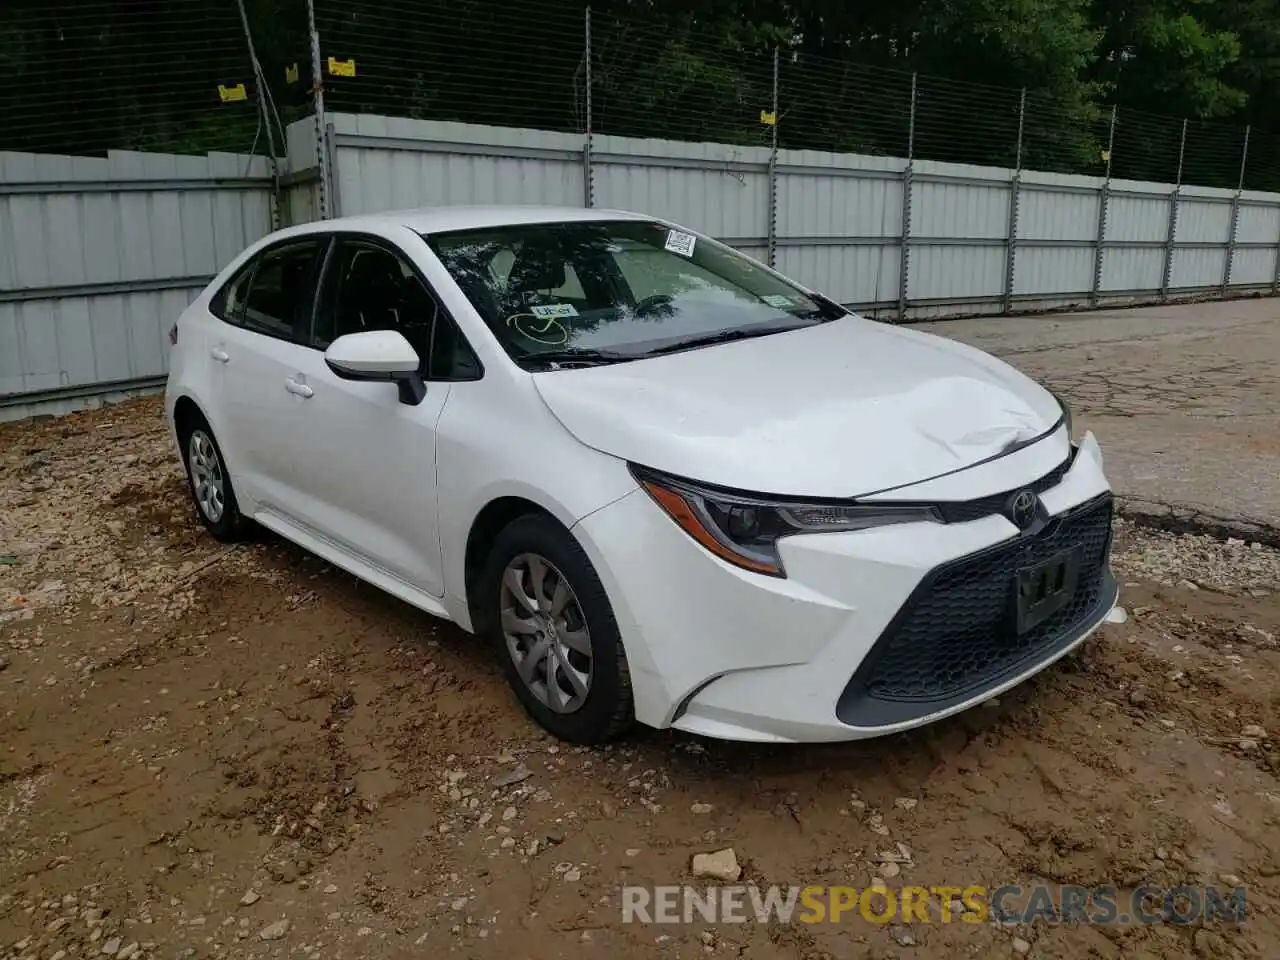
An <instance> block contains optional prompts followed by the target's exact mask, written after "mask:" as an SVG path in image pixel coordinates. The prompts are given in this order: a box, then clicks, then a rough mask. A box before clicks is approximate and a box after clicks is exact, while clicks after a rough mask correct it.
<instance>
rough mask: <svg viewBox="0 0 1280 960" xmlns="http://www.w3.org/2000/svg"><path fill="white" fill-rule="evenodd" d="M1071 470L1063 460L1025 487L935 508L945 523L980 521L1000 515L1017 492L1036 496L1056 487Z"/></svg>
mask: <svg viewBox="0 0 1280 960" xmlns="http://www.w3.org/2000/svg"><path fill="white" fill-rule="evenodd" d="M1070 469H1071V459H1070V458H1068V459H1066V460H1063V461H1062V463H1061V464H1059V465H1058V466H1056V467H1054V468H1053V469H1052V470H1050V471H1049V472H1048V473H1046V474H1045V475H1044V476H1043V477H1041V478H1040V479H1039V480H1035V481H1032V482H1031V483H1029V484H1027V485H1026V486H1025V487H1014V488H1013V489H1011V490H1006V491H1004V492H1003V493H993V494H990V495H989V496H985V497H979V498H978V499H976V500H964V501H961V502H955V503H938V504H935V506H936V507H937V508H938V512H939V513H941V514H942V519H943V520H945V521H946V522H947V523H965V522H967V521H969V520H981V519H982V518H983V517H989V516H991V515H992V514H993V513H1001V512H1003V511H1004V508H1005V504H1006V503H1008V501H1009V497H1010V496H1012V495H1013V494H1014V493H1015V492H1016V491H1018V490H1032V491H1034V492H1035V493H1037V494H1040V493H1044V492H1045V491H1046V490H1050V489H1052V488H1053V487H1056V486H1057V485H1058V484H1060V483H1061V482H1062V478H1063V477H1064V476H1066V475H1067V471H1068V470H1070Z"/></svg>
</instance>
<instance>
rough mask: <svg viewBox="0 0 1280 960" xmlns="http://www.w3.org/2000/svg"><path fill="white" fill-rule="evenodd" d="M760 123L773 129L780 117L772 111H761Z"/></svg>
mask: <svg viewBox="0 0 1280 960" xmlns="http://www.w3.org/2000/svg"><path fill="white" fill-rule="evenodd" d="M760 122H761V123H763V124H765V125H766V126H770V127H772V126H774V125H776V124H777V122H778V115H777V114H776V113H774V112H773V111H772V110H761V111H760Z"/></svg>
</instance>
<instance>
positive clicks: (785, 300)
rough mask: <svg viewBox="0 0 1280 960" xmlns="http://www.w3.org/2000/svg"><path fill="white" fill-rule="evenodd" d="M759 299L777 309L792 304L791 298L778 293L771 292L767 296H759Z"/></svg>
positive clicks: (782, 308)
mask: <svg viewBox="0 0 1280 960" xmlns="http://www.w3.org/2000/svg"><path fill="white" fill-rule="evenodd" d="M760 299H761V300H763V301H764V302H765V303H767V304H768V305H769V306H771V307H777V308H778V309H779V310H786V309H787V308H788V307H790V306H793V304H792V302H791V298H790V297H784V296H782V294H780V293H771V294H769V295H768V296H767V297H761V298H760Z"/></svg>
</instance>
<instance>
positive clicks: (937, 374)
mask: <svg viewBox="0 0 1280 960" xmlns="http://www.w3.org/2000/svg"><path fill="white" fill-rule="evenodd" d="M533 380H534V383H535V385H536V388H537V390H538V392H539V394H540V395H541V397H542V398H543V400H544V402H545V403H546V404H547V406H548V407H549V408H550V410H551V411H552V413H553V414H554V415H555V416H556V417H557V418H558V419H559V420H560V422H561V423H562V424H563V425H564V426H565V428H566V429H567V430H569V432H570V433H572V434H573V435H574V436H575V437H576V438H577V439H578V440H579V441H581V442H582V443H584V444H586V445H588V446H591V447H594V448H595V449H598V450H600V451H602V452H604V453H608V454H611V455H613V456H617V457H620V458H622V459H625V460H630V461H633V462H635V463H639V464H642V465H644V466H647V467H651V468H655V469H658V470H662V471H665V472H668V473H673V474H676V475H678V476H682V477H687V478H689V479H692V480H698V481H701V482H704V483H709V484H715V485H719V486H726V487H732V488H736V489H740V490H749V491H753V492H759V493H775V494H783V495H790V496H814V497H853V496H860V495H863V494H867V493H870V492H873V491H878V490H884V489H886V488H890V487H896V486H902V485H904V484H908V483H915V482H919V481H922V480H927V479H931V478H933V477H936V476H938V475H940V474H944V473H949V472H952V471H954V470H957V469H962V468H964V467H966V466H970V465H973V464H977V463H979V462H982V461H984V460H987V459H990V458H991V457H994V456H998V455H999V454H1001V453H1003V452H1004V451H1006V450H1008V449H1010V448H1012V447H1016V446H1021V445H1024V444H1026V443H1027V442H1029V441H1031V440H1033V439H1035V438H1036V437H1038V436H1041V435H1042V434H1044V433H1046V432H1047V431H1049V430H1050V429H1051V428H1052V427H1053V426H1054V424H1055V423H1057V421H1058V420H1059V418H1060V416H1061V411H1060V409H1059V407H1058V402H1057V400H1056V399H1055V398H1054V397H1053V395H1052V394H1050V393H1049V392H1048V391H1047V390H1045V389H1044V388H1043V387H1041V386H1040V385H1038V384H1037V383H1035V382H1034V381H1033V380H1031V379H1030V378H1028V377H1026V376H1025V375H1023V374H1021V373H1019V372H1018V371H1016V370H1014V369H1013V368H1012V367H1010V366H1008V365H1007V364H1004V363H1003V362H1002V361H999V360H997V359H995V358H994V357H991V356H989V355H987V354H984V353H982V352H981V351H977V350H974V349H973V348H971V347H966V346H963V345H961V344H957V343H954V342H953V341H949V340H945V339H943V338H941V337H935V336H932V335H929V334H923V333H919V332H916V331H910V330H905V329H902V328H894V327H888V326H885V325H883V324H880V323H876V322H873V321H868V320H864V319H862V318H858V317H848V318H842V319H840V320H836V321H832V322H830V323H826V324H822V325H819V326H814V327H808V328H805V329H802V330H795V331H790V332H787V333H778V334H774V335H771V336H766V337H759V338H756V339H751V340H742V341H737V342H731V343H726V344H719V345H715V346H709V347H704V348H697V349H693V350H689V351H686V352H683V353H677V354H670V355H666V356H659V357H653V358H649V359H644V360H636V361H632V362H629V363H620V364H613V365H606V366H599V367H591V368H585V369H573V370H560V371H550V372H546V373H537V374H534V375H533Z"/></svg>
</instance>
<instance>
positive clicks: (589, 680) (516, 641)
mask: <svg viewBox="0 0 1280 960" xmlns="http://www.w3.org/2000/svg"><path fill="white" fill-rule="evenodd" d="M539 565H540V566H541V575H540V580H541V584H542V588H543V589H542V591H541V594H540V595H539V594H538V593H537V591H536V590H535V589H534V585H535V577H538V576H539V574H538V568H539ZM517 585H518V587H519V592H517V590H516V587H517ZM539 596H540V598H541V599H540V600H539ZM477 600H478V607H479V608H480V609H479V611H478V612H479V614H480V617H479V621H480V624H479V625H480V627H481V631H482V632H483V633H485V634H487V635H488V636H489V637H490V639H491V640H492V642H493V644H494V646H495V648H496V649H497V652H498V656H499V658H500V660H501V663H502V667H503V672H504V673H505V674H506V677H507V681H508V682H509V683H510V684H511V688H512V689H513V690H514V691H515V694H516V697H517V698H518V699H519V700H520V702H521V704H523V706H524V708H525V710H526V711H527V712H528V713H529V715H530V716H531V717H532V718H533V719H534V720H536V721H537V722H538V723H539V724H541V725H542V726H543V727H544V728H546V729H547V730H548V731H550V732H551V733H552V734H554V735H555V736H557V737H559V738H560V739H561V740H566V741H568V742H570V743H575V744H583V745H590V744H597V743H604V742H606V741H608V740H612V739H615V738H617V737H619V736H621V735H622V734H623V733H625V732H626V731H627V730H629V729H630V728H631V727H632V725H633V724H634V723H635V708H634V703H633V701H632V695H631V674H630V671H629V669H628V667H627V656H626V652H625V651H624V649H623V646H622V637H621V636H620V634H619V631H618V624H617V621H616V620H615V619H614V616H613V608H612V606H610V604H609V598H608V596H607V595H606V594H605V590H604V585H603V584H601V582H600V577H599V576H598V575H597V574H596V571H595V568H594V567H592V565H591V561H590V559H588V557H587V555H586V553H585V552H584V551H583V549H582V547H581V545H579V543H578V541H577V540H575V539H574V538H573V535H572V534H571V533H569V531H568V530H566V529H565V528H564V527H563V526H561V525H560V524H559V523H558V522H556V521H555V520H554V519H552V518H551V517H549V516H544V515H538V514H529V515H526V516H523V517H519V518H517V519H516V520H513V521H512V522H511V523H510V524H509V525H508V526H507V527H506V528H505V529H504V530H503V531H502V532H501V533H499V534H498V537H497V539H496V540H495V541H494V545H493V549H492V550H491V551H490V553H489V558H488V562H487V563H486V566H485V570H484V573H483V575H482V577H481V580H480V583H479V593H478V596H477ZM535 607H536V609H535ZM521 665H523V667H524V669H523V670H522V668H521ZM548 670H550V671H551V676H552V677H553V678H554V683H548V682H547V677H548ZM575 677H576V679H577V681H578V682H577V683H575V682H574V678H575ZM584 681H585V690H584V689H583V683H584Z"/></svg>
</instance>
